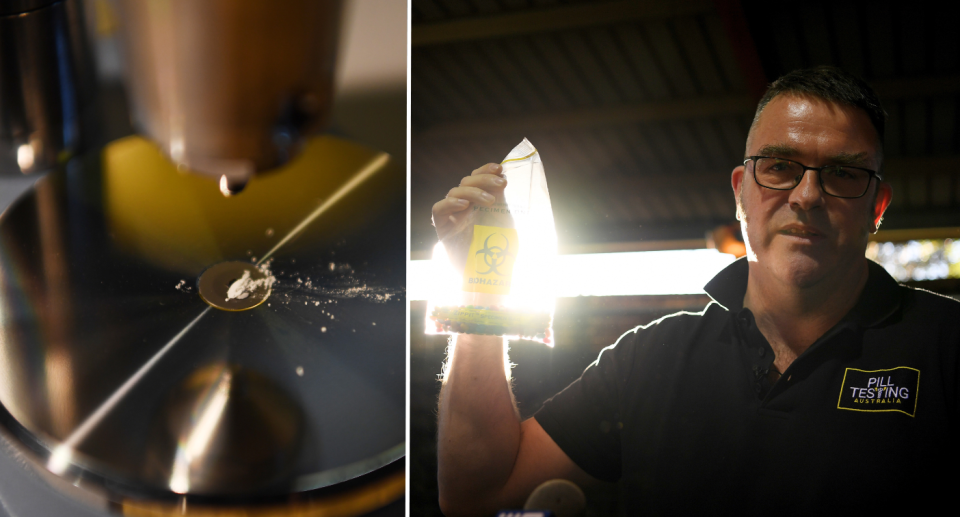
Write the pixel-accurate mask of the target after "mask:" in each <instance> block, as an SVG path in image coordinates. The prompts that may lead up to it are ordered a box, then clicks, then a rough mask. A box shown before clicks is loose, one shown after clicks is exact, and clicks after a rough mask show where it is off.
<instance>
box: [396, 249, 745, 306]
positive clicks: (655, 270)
mask: <svg viewBox="0 0 960 517" xmlns="http://www.w3.org/2000/svg"><path fill="white" fill-rule="evenodd" d="M734 260H736V257H734V256H733V255H728V254H726V253H720V252H719V251H717V250H715V249H697V250H666V251H638V252H629V253H590V254H582V255H559V256H558V257H557V261H556V269H555V273H554V274H553V278H554V282H555V287H556V291H555V294H556V296H559V297H573V296H637V295H668V294H702V293H703V292H704V291H703V286H704V285H706V283H707V282H709V281H710V279H711V278H713V277H714V276H715V275H716V274H717V273H719V272H720V270H722V269H723V268H725V267H727V266H728V265H730V263H732V262H733V261H734ZM451 273H453V272H452V271H450V267H449V265H447V261H446V257H445V256H438V255H437V254H436V252H435V254H434V260H413V261H411V262H410V276H411V278H410V293H409V294H410V299H411V300H427V299H435V298H436V297H442V296H443V294H442V293H443V291H444V288H445V287H446V286H449V285H451V284H450V282H451V280H450V278H451V276H450V275H451ZM456 284H457V280H453V284H452V285H456Z"/></svg>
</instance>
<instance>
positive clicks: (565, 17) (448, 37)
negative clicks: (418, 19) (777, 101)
mask: <svg viewBox="0 0 960 517" xmlns="http://www.w3.org/2000/svg"><path fill="white" fill-rule="evenodd" d="M711 12H714V6H713V3H712V2H710V1H709V0H686V1H683V2H663V1H659V0H642V1H641V0H616V1H613V2H600V3H593V4H576V5H567V6H563V7H551V8H545V9H537V10H530V11H522V12H515V13H506V14H498V15H490V16H476V17H471V18H461V19H456V20H450V21H443V22H433V23H423V24H416V25H413V26H412V32H411V35H410V44H411V46H413V47H422V46H426V45H439V44H443V43H452V42H458V41H470V40H483V39H491V38H500V37H504V36H517V35H520V34H532V33H537V32H549V31H557V30H564V29H573V28H580V27H591V26H596V25H609V24H612V23H622V22H627V21H636V20H654V19H662V18H672V17H677V16H695V15H698V14H705V13H711Z"/></svg>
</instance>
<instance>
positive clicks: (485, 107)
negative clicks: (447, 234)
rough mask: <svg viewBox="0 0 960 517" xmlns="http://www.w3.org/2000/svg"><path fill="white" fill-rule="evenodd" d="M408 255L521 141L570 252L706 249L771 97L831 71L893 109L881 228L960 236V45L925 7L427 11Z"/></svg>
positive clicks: (420, 8) (433, 2) (420, 38)
mask: <svg viewBox="0 0 960 517" xmlns="http://www.w3.org/2000/svg"><path fill="white" fill-rule="evenodd" d="M412 11H413V12H412V16H413V21H412V24H413V25H412V28H413V30H412V54H411V82H412V92H411V98H412V105H411V120H412V127H411V212H410V213H411V248H412V252H413V258H423V257H424V255H425V253H426V251H427V250H429V249H430V248H432V246H433V244H434V243H435V242H436V238H435V236H434V234H433V229H432V227H431V225H430V206H431V205H432V204H433V203H434V202H435V201H437V200H439V199H441V198H442V197H443V196H444V195H445V194H446V192H447V190H448V189H450V188H451V187H453V186H455V185H456V184H457V182H458V181H459V179H460V178H461V177H462V176H465V175H467V174H469V173H470V171H471V170H472V169H474V168H476V167H478V166H479V165H482V164H484V163H488V162H496V161H500V160H501V159H502V158H503V156H505V155H506V154H507V152H509V151H510V149H512V148H513V146H514V145H516V144H517V143H518V142H520V140H521V139H522V138H524V137H527V138H529V139H530V141H531V142H533V144H534V145H535V146H536V147H537V148H538V149H539V150H540V153H541V156H542V159H543V162H544V166H545V169H546V173H547V181H548V183H549V186H550V193H551V198H552V203H553V207H554V215H555V218H556V223H557V233H558V236H559V239H560V245H561V252H564V251H566V252H572V251H587V250H593V251H603V250H619V249H622V250H625V249H643V248H644V243H649V242H650V241H659V244H657V245H656V246H661V247H663V246H666V247H669V246H670V245H669V244H664V243H663V241H679V240H686V241H685V242H687V243H690V242H695V239H701V240H702V239H703V236H704V235H705V233H706V232H707V231H708V230H710V229H712V228H715V227H716V226H718V225H720V224H726V223H730V222H732V221H734V201H733V196H732V194H731V189H730V180H729V177H730V176H729V173H730V171H731V169H732V168H733V167H734V166H736V165H737V164H738V163H739V162H740V161H742V155H743V152H744V149H743V148H744V143H745V139H746V132H747V129H748V127H749V122H750V119H751V117H752V114H753V110H754V108H755V105H756V101H757V99H759V96H760V95H761V94H762V91H763V89H764V88H765V85H766V84H767V83H768V82H770V81H772V80H773V79H775V78H776V77H778V76H779V75H781V74H783V73H784V72H786V71H789V70H792V69H795V68H799V67H805V66H811V65H817V64H830V65H838V66H841V67H844V68H846V69H848V70H850V71H853V72H855V73H858V74H861V75H862V76H863V77H864V78H865V79H867V80H868V81H869V82H870V83H871V84H872V85H873V86H874V87H875V88H876V90H877V91H878V93H879V94H880V96H881V98H882V99H883V101H884V106H885V108H886V110H887V112H888V113H889V121H888V125H887V128H888V129H887V135H886V157H887V160H886V162H885V167H884V168H885V172H886V178H887V179H888V180H889V181H890V182H891V183H892V184H893V186H894V190H895V196H894V201H893V205H892V207H891V209H890V211H889V212H888V215H887V217H886V220H885V221H886V222H885V228H901V229H905V228H937V227H949V226H960V208H958V204H960V181H958V180H960V131H958V125H960V124H958V122H960V103H958V96H960V59H958V58H960V39H958V38H960V36H958V33H957V31H956V28H955V26H954V25H953V24H952V22H951V20H952V17H951V16H948V15H946V14H945V13H943V12H941V11H933V10H927V11H925V10H924V8H923V7H922V6H919V4H918V3H916V2H914V3H903V2H897V3H893V2H887V3H885V2H830V3H794V2H791V3H782V2H781V3H776V2H764V3H760V2H747V1H743V2H738V1H723V0H718V1H704V0H693V1H685V2H658V1H636V0H631V1H622V0H607V1H585V0H413V2H412Z"/></svg>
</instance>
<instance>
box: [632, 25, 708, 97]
mask: <svg viewBox="0 0 960 517" xmlns="http://www.w3.org/2000/svg"><path fill="white" fill-rule="evenodd" d="M642 26H643V30H644V32H645V33H646V35H647V37H648V41H649V44H650V47H652V48H653V53H654V55H655V56H657V57H659V59H658V60H657V61H658V63H659V64H660V65H661V66H662V67H663V69H664V71H665V73H666V76H667V78H668V81H669V84H670V86H671V88H670V89H671V91H672V92H673V94H674V96H675V97H692V96H694V95H696V94H697V93H698V88H697V85H696V84H695V83H694V79H693V77H691V75H690V71H689V70H688V69H687V67H686V65H685V63H684V59H683V56H682V55H681V54H680V48H679V46H678V45H677V41H676V38H675V37H674V35H673V33H672V31H671V30H670V28H669V27H668V26H667V22H665V21H661V20H657V21H650V22H646V23H643V24H642Z"/></svg>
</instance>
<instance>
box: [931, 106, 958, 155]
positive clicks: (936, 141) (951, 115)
mask: <svg viewBox="0 0 960 517" xmlns="http://www.w3.org/2000/svg"><path fill="white" fill-rule="evenodd" d="M931 102H932V104H933V109H931V112H932V114H933V121H932V124H931V129H932V131H931V133H932V134H931V140H932V147H933V149H932V152H933V153H934V154H939V155H945V154H954V153H957V151H958V147H957V116H958V114H957V99H956V97H954V96H949V97H947V96H940V97H937V98H935V99H933V100H932V101H931Z"/></svg>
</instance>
